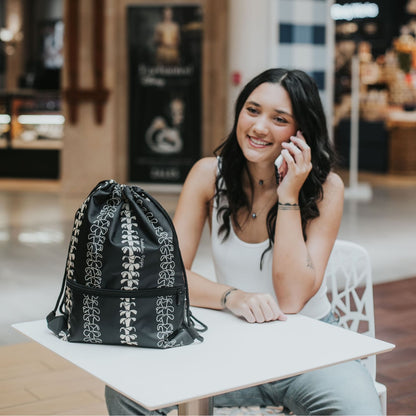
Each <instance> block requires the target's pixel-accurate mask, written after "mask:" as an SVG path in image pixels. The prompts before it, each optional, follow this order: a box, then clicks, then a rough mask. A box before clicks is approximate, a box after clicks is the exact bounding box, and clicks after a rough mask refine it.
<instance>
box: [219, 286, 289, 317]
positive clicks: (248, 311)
mask: <svg viewBox="0 0 416 416" xmlns="http://www.w3.org/2000/svg"><path fill="white" fill-rule="evenodd" d="M226 308H227V309H228V310H229V311H230V312H232V313H233V314H234V315H237V316H241V317H243V318H244V319H245V320H246V321H247V322H250V323H255V322H257V323H262V322H269V321H277V320H280V321H285V320H286V319H287V318H286V315H285V314H284V313H283V312H282V311H281V310H280V309H279V306H278V305H277V302H276V301H275V300H274V299H273V297H272V296H271V295H269V294H268V293H250V292H244V291H242V290H235V291H233V292H231V293H230V294H229V295H228V296H227V304H226Z"/></svg>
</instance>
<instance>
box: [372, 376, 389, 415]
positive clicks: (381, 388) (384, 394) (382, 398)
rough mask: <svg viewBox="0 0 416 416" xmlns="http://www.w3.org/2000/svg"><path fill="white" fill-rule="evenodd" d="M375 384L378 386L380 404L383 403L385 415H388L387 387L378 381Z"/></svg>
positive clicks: (382, 408)
mask: <svg viewBox="0 0 416 416" xmlns="http://www.w3.org/2000/svg"><path fill="white" fill-rule="evenodd" d="M374 385H375V387H376V390H377V393H378V397H379V398H380V404H381V410H382V412H383V415H384V416H386V415H387V388H386V386H385V385H384V384H381V383H377V381H375V382H374Z"/></svg>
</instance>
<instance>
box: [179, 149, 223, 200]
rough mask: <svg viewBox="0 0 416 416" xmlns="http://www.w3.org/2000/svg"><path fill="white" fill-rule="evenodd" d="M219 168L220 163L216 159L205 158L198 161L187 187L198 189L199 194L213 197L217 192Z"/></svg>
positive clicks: (189, 177)
mask: <svg viewBox="0 0 416 416" xmlns="http://www.w3.org/2000/svg"><path fill="white" fill-rule="evenodd" d="M217 168H218V162H217V159H216V158H215V157H204V158H202V159H200V160H198V161H197V162H196V163H195V164H194V165H193V166H192V169H191V170H190V172H189V174H188V177H187V179H186V181H185V187H187V188H192V189H195V190H196V189H198V190H199V191H198V192H203V193H207V194H209V195H210V197H212V195H213V192H215V180H216V177H217ZM211 194H212V195H211Z"/></svg>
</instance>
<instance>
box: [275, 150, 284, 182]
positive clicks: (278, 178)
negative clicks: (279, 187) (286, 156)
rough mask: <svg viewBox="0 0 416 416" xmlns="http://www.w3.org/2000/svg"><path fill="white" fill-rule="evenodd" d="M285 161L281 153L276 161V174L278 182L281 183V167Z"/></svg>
mask: <svg viewBox="0 0 416 416" xmlns="http://www.w3.org/2000/svg"><path fill="white" fill-rule="evenodd" d="M282 163H283V156H282V155H281V154H280V155H279V156H278V157H277V159H276V160H275V161H274V173H275V175H276V183H277V184H279V183H280V175H279V168H280V166H282Z"/></svg>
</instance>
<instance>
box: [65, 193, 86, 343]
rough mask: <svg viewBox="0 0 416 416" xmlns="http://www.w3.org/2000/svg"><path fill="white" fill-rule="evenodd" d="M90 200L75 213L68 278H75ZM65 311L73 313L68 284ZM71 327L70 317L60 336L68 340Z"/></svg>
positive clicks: (67, 265) (67, 260)
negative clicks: (81, 229)
mask: <svg viewBox="0 0 416 416" xmlns="http://www.w3.org/2000/svg"><path fill="white" fill-rule="evenodd" d="M89 200H90V198H89V197H88V198H87V199H86V200H85V201H84V202H83V203H82V205H81V207H80V208H79V210H78V211H77V213H76V215H75V220H74V227H73V229H72V234H71V241H70V243H69V250H68V257H67V259H66V270H65V274H66V278H67V279H73V277H74V267H75V266H74V262H75V251H76V249H77V244H78V235H79V230H80V228H81V224H82V218H83V217H84V212H85V209H86V208H87V204H88V202H89ZM65 311H66V312H67V314H68V316H70V315H71V312H72V291H71V289H70V288H69V287H68V286H66V288H65ZM70 329H71V323H70V320H69V319H68V324H67V329H66V330H65V331H61V332H60V333H59V337H60V338H62V339H63V340H65V341H68V340H69V338H70Z"/></svg>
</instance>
